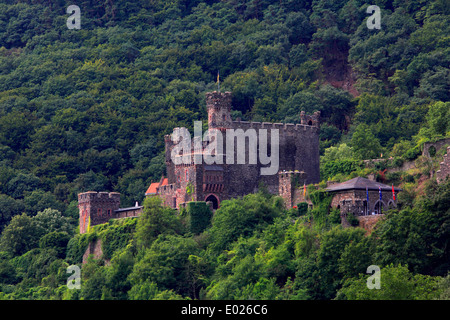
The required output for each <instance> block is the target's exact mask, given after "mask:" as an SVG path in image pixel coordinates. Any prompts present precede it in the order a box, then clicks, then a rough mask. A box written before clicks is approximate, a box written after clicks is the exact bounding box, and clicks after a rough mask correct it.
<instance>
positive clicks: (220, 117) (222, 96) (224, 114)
mask: <svg viewBox="0 0 450 320" xmlns="http://www.w3.org/2000/svg"><path fill="white" fill-rule="evenodd" d="M206 109H207V111H208V126H209V128H210V129H229V128H232V120H231V114H230V112H231V92H218V91H213V92H208V93H206Z"/></svg>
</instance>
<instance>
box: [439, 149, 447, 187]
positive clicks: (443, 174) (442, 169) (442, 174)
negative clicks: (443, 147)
mask: <svg viewBox="0 0 450 320" xmlns="http://www.w3.org/2000/svg"><path fill="white" fill-rule="evenodd" d="M439 166H440V169H439V170H438V171H437V172H436V179H437V183H441V182H442V181H444V180H445V179H446V178H447V177H449V176H450V147H447V154H445V155H444V160H443V161H442V162H441V163H440V165H439Z"/></svg>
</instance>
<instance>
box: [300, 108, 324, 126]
mask: <svg viewBox="0 0 450 320" xmlns="http://www.w3.org/2000/svg"><path fill="white" fill-rule="evenodd" d="M300 124H303V125H307V126H313V127H319V126H320V111H316V112H314V114H313V115H312V116H310V115H307V114H306V113H305V111H302V112H300Z"/></svg>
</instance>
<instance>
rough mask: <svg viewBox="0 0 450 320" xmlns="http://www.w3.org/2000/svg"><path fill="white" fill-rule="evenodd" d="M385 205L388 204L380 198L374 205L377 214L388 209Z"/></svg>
mask: <svg viewBox="0 0 450 320" xmlns="http://www.w3.org/2000/svg"><path fill="white" fill-rule="evenodd" d="M385 207H386V205H385V204H384V202H383V201H380V200H378V201H377V202H376V203H375V206H374V208H375V214H382V213H383V211H385V210H386V208H385Z"/></svg>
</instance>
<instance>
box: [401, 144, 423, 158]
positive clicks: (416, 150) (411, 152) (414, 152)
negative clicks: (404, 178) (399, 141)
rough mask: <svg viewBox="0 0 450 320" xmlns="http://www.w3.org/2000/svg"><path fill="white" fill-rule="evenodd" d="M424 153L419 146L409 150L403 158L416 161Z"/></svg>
mask: <svg viewBox="0 0 450 320" xmlns="http://www.w3.org/2000/svg"><path fill="white" fill-rule="evenodd" d="M421 153H422V152H421V151H420V148H419V146H415V147H414V148H411V149H408V151H406V152H405V154H404V155H403V157H404V158H405V159H406V160H414V159H416V158H417V157H418V156H419V155H420V154H421Z"/></svg>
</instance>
